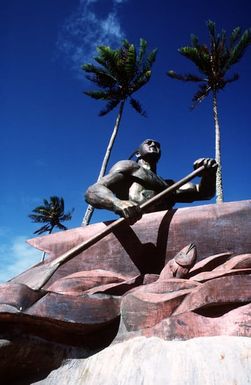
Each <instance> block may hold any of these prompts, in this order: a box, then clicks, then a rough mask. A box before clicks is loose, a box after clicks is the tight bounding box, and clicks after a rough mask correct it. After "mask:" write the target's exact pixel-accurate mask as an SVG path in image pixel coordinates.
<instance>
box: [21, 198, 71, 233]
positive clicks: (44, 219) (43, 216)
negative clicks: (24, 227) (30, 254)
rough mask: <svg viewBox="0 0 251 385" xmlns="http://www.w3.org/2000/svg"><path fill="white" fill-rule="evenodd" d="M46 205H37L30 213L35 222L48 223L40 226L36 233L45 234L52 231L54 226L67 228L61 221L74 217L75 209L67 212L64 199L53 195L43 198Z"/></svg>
mask: <svg viewBox="0 0 251 385" xmlns="http://www.w3.org/2000/svg"><path fill="white" fill-rule="evenodd" d="M43 202H44V206H38V207H35V208H34V209H33V210H32V212H33V214H29V215H28V216H29V218H30V219H31V220H32V222H34V223H46V224H45V225H44V226H42V227H41V228H39V229H38V230H36V231H35V232H34V234H43V233H45V232H49V233H51V231H52V230H53V228H54V227H58V228H59V229H65V226H63V225H62V224H61V223H60V222H61V221H68V220H70V219H71V218H72V212H73V210H71V211H69V212H67V213H65V212H64V208H65V204H64V199H63V198H62V197H61V198H60V197H58V196H56V195H53V196H51V197H50V200H49V201H48V200H47V199H43Z"/></svg>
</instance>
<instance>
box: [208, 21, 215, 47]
mask: <svg viewBox="0 0 251 385" xmlns="http://www.w3.org/2000/svg"><path fill="white" fill-rule="evenodd" d="M207 28H208V31H209V35H210V38H211V40H212V41H213V42H216V39H217V36H216V25H215V22H213V21H212V20H208V21H207Z"/></svg>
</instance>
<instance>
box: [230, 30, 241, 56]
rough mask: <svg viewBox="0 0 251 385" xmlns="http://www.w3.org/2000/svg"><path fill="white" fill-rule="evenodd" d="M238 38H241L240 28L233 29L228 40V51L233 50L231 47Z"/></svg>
mask: <svg viewBox="0 0 251 385" xmlns="http://www.w3.org/2000/svg"><path fill="white" fill-rule="evenodd" d="M240 36H241V28H240V27H236V28H234V29H233V31H232V33H231V35H230V38H229V48H230V50H231V49H232V48H233V46H234V45H235V43H236V42H237V40H238V39H239V38H240Z"/></svg>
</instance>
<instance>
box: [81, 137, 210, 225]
mask: <svg viewBox="0 0 251 385" xmlns="http://www.w3.org/2000/svg"><path fill="white" fill-rule="evenodd" d="M134 155H135V156H136V158H137V161H134V160H131V158H132V157H133V156H134ZM160 156H161V149H160V143H159V142H157V141H156V140H153V139H146V140H144V142H143V143H142V144H141V145H140V146H139V147H138V149H137V150H136V151H135V152H134V153H133V154H132V155H131V157H130V158H129V160H121V161H119V162H117V163H116V164H115V165H114V166H113V167H112V168H111V170H110V172H109V173H108V174H107V175H105V176H104V177H103V178H101V179H100V180H99V181H98V182H97V183H95V184H93V185H92V186H90V187H89V188H88V189H87V191H86V193H85V199H86V201H87V202H88V203H89V204H91V205H92V206H94V207H95V208H104V209H107V210H111V211H113V212H115V213H116V214H119V215H120V216H123V217H125V218H126V219H128V221H129V223H130V224H133V223H134V222H136V221H137V220H138V219H140V218H141V216H142V214H143V213H142V210H141V208H140V204H142V203H143V202H145V201H146V200H148V199H150V198H151V197H152V196H155V195H156V194H158V193H159V192H161V191H163V190H164V189H166V188H167V187H169V186H171V185H172V184H174V181H173V180H170V179H168V180H165V179H162V178H161V177H159V176H158V175H157V174H156V172H157V170H156V168H157V163H158V161H159V159H160ZM203 164H204V165H206V169H205V171H204V172H203V173H202V175H201V180H200V183H199V184H192V183H187V184H185V185H184V186H182V187H180V188H179V189H178V190H176V191H175V192H174V193H173V194H172V195H171V196H170V197H169V198H168V199H166V200H163V201H161V202H158V203H157V204H155V205H154V206H151V208H150V209H149V210H148V211H147V212H153V211H160V210H167V209H170V208H172V207H173V206H174V204H175V203H176V202H187V203H188V202H193V201H195V200H207V199H211V198H212V197H213V196H214V195H215V179H216V178H215V176H216V170H217V163H216V161H215V160H214V159H210V158H201V159H198V160H196V161H195V162H194V169H197V168H198V167H200V166H201V165H203Z"/></svg>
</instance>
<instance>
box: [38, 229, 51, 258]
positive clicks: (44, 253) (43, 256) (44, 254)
mask: <svg viewBox="0 0 251 385" xmlns="http://www.w3.org/2000/svg"><path fill="white" fill-rule="evenodd" d="M53 228H54V226H52V227H51V228H50V231H49V232H48V235H49V234H51V233H52V230H53ZM45 256H46V252H45V251H43V255H42V259H41V262H44V260H45Z"/></svg>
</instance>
